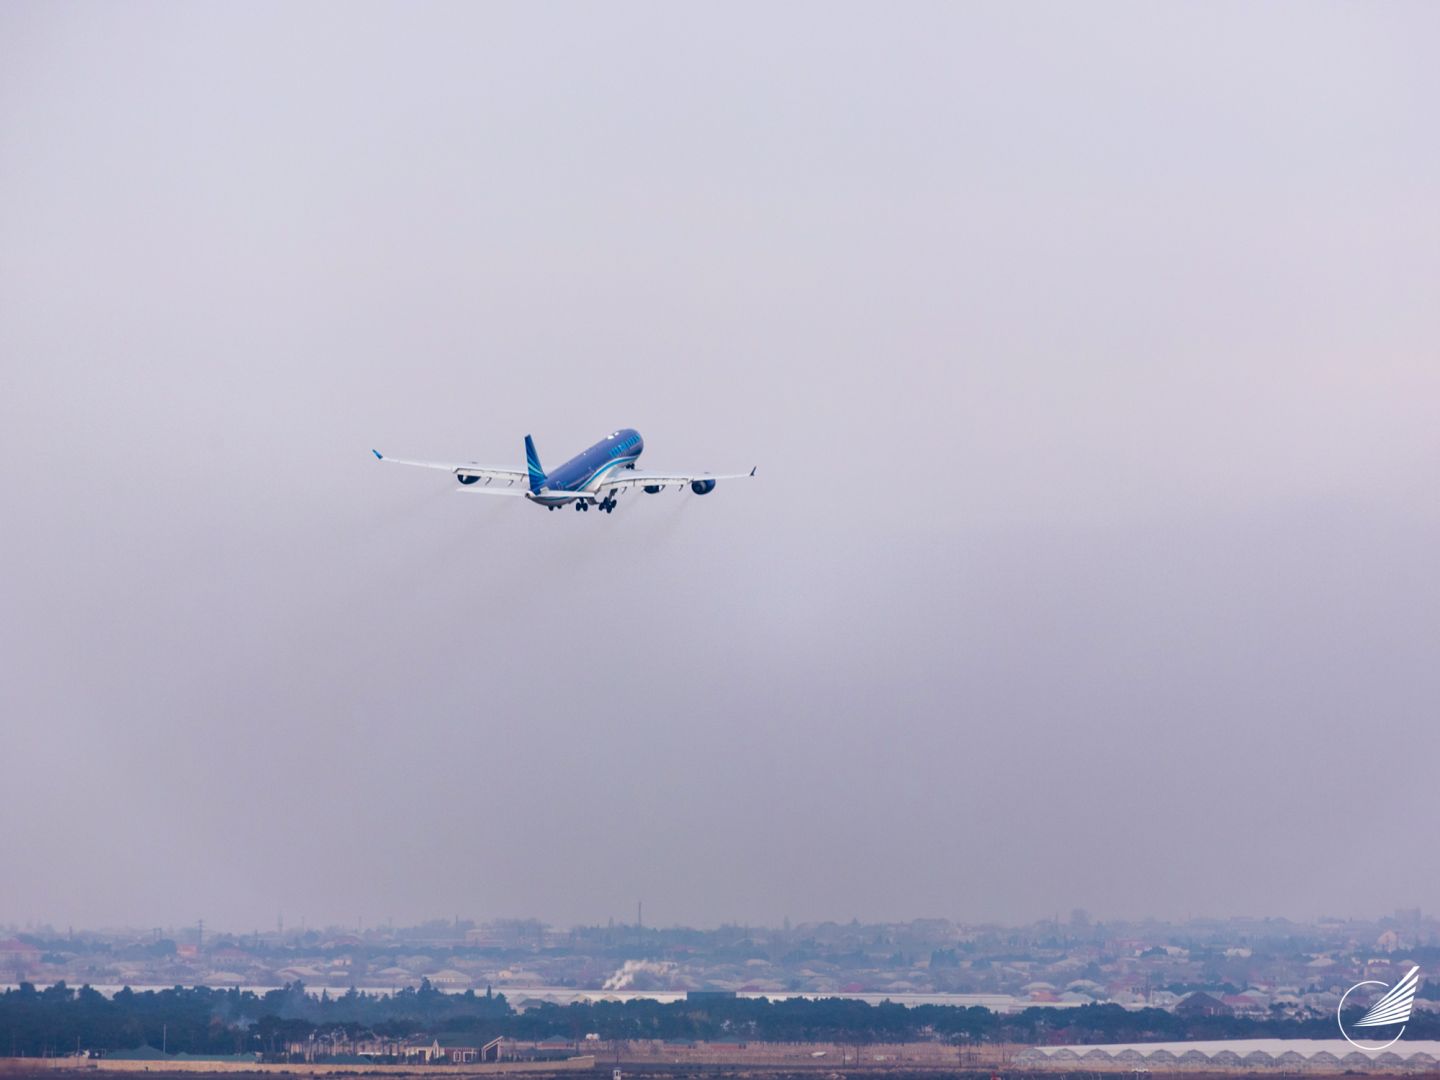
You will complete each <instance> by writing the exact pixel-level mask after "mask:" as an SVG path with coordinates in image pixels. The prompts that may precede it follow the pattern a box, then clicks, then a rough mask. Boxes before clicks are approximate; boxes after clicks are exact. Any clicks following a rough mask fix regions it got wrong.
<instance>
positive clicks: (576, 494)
mask: <svg viewBox="0 0 1440 1080" xmlns="http://www.w3.org/2000/svg"><path fill="white" fill-rule="evenodd" d="M644 449H645V440H644V439H643V438H641V437H640V433H639V432H638V431H636V430H635V429H634V428H621V429H620V430H619V431H613V432H611V433H610V434H609V435H607V436H605V438H603V439H601V440H600V441H599V442H597V443H596V444H595V445H594V446H592V447H590V448H589V449H587V450H582V451H581V452H580V453H578V454H576V455H575V456H574V457H573V458H571V459H570V460H569V461H567V462H565V464H564V465H561V466H560V467H559V468H557V469H555V470H554V471H553V472H551V473H549V474H548V475H547V476H546V477H545V483H544V486H543V487H541V489H540V490H539V491H536V492H531V493H529V494H527V495H526V498H528V499H530V500H531V501H532V502H537V503H540V504H541V505H542V506H563V505H565V504H566V503H569V502H572V501H573V500H575V499H577V498H593V497H594V496H595V495H596V494H597V493H598V492H599V491H600V490H601V489H602V488H604V486H605V480H606V479H607V478H608V477H610V476H611V475H612V474H614V473H615V472H616V471H618V470H620V469H633V468H634V467H635V460H636V459H637V458H638V457H639V456H640V454H641V452H643V451H644Z"/></svg>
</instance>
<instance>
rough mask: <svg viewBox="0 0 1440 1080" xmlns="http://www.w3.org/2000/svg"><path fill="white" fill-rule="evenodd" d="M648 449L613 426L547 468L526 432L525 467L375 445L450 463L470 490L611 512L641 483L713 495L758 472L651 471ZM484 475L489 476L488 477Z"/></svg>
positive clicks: (431, 464) (436, 464)
mask: <svg viewBox="0 0 1440 1080" xmlns="http://www.w3.org/2000/svg"><path fill="white" fill-rule="evenodd" d="M644 449H645V440H644V439H642V438H641V437H640V433H639V432H638V431H636V430H635V429H634V428H621V429H620V430H619V431H612V432H611V433H610V434H609V435H606V436H605V438H603V439H601V440H600V441H599V442H597V443H596V444H595V445H594V446H592V447H590V449H588V450H584V451H582V452H581V453H579V454H576V455H575V456H574V457H573V458H571V459H570V460H569V461H567V462H565V464H564V465H561V466H560V467H559V468H558V469H556V470H555V471H554V472H552V473H547V472H546V471H545V468H544V466H542V465H541V464H540V455H539V453H538V452H537V451H536V449H535V440H534V439H532V438H531V437H530V436H529V435H526V436H525V467H524V468H523V469H515V468H500V467H492V466H489V465H477V464H476V463H475V462H473V461H472V462H467V463H463V464H447V463H445V462H440V461H404V460H401V459H400V458H390V457H386V456H385V455H384V454H382V453H380V451H379V450H371V451H370V452H371V453H372V454H374V455H375V456H376V457H377V458H379V459H380V460H381V461H389V462H392V463H394V464H396V465H418V466H420V467H421V468H425V469H444V470H445V471H447V472H449V473H453V474H454V476H455V479H457V480H459V481H460V483H462V484H464V485H465V490H466V491H473V492H476V493H478V494H482V495H513V496H516V497H517V498H526V499H529V500H530V501H531V502H533V503H539V504H540V505H541V506H544V507H546V508H547V509H550V510H557V509H559V508H560V507H562V506H564V505H566V504H567V503H570V504H573V505H574V507H575V509H576V510H589V509H590V507H591V506H592V505H593V506H598V507H599V508H600V509H601V510H603V511H605V512H606V513H607V514H608V513H612V512H613V511H614V510H615V506H616V500H618V499H619V497H620V494H621V493H622V492H624V491H629V490H630V489H632V488H637V487H638V488H639V489H640V490H641V491H643V492H645V493H646V494H647V495H658V494H660V492H662V491H664V490H665V489H666V488H667V487H674V488H678V489H679V490H680V491H684V490H685V489H686V488H687V487H688V488H689V489H690V490H691V491H693V492H694V493H695V494H696V495H708V494H710V492H712V491H714V490H715V484H716V482H717V481H720V480H739V479H742V478H743V477H747V476H754V475H755V470H754V469H751V470H750V471H749V472H748V473H727V474H724V475H721V476H712V475H711V474H710V473H694V474H690V473H648V472H642V471H640V470H639V469H637V468H635V462H636V460H637V459H638V458H639V457H640V454H641V452H642V451H643V450H644ZM482 481H483V482H482Z"/></svg>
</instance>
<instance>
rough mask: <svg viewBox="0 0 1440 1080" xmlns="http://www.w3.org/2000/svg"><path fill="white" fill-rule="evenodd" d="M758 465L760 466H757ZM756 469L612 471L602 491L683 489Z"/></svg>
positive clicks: (735, 477)
mask: <svg viewBox="0 0 1440 1080" xmlns="http://www.w3.org/2000/svg"><path fill="white" fill-rule="evenodd" d="M757 467H758V466H757ZM754 475H755V470H754V469H751V470H750V471H749V472H748V473H720V474H718V475H716V474H714V473H658V472H645V471H643V470H641V469H626V470H624V471H623V472H621V473H620V474H619V475H618V476H617V475H615V474H614V473H612V474H611V475H610V476H609V477H607V478H606V479H605V480H603V481H601V483H600V487H599V488H598V489H597V490H600V491H614V490H615V489H617V488H631V487H659V488H665V487H675V486H678V487H680V488H681V489H682V490H683V489H684V487H685V485H687V484H693V483H697V482H704V481H706V480H744V479H747V478H748V477H751V476H754Z"/></svg>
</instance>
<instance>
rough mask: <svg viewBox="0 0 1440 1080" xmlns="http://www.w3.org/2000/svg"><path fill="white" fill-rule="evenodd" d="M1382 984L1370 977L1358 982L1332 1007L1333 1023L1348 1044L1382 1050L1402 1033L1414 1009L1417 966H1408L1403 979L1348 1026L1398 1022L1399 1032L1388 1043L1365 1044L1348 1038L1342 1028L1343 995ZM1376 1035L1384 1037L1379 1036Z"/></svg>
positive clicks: (1343, 1024) (1418, 972)
mask: <svg viewBox="0 0 1440 1080" xmlns="http://www.w3.org/2000/svg"><path fill="white" fill-rule="evenodd" d="M1384 985H1385V984H1384V983H1382V982H1377V981H1376V980H1374V979H1367V980H1366V981H1365V982H1358V983H1356V984H1355V985H1354V986H1352V987H1351V988H1350V989H1349V990H1346V991H1345V994H1344V996H1343V997H1341V998H1340V1005H1339V1006H1338V1007H1337V1008H1336V1009H1335V1022H1336V1023H1338V1024H1339V1025H1340V1034H1341V1035H1344V1036H1345V1039H1346V1041H1348V1042H1349V1043H1350V1044H1351V1045H1352V1046H1356V1047H1359V1048H1360V1049H1361V1050H1371V1051H1376V1050H1384V1049H1385V1047H1387V1046H1390V1045H1391V1044H1393V1043H1395V1042H1396V1041H1397V1040H1398V1039H1399V1038H1400V1036H1401V1035H1404V1034H1405V1025H1406V1024H1408V1023H1409V1022H1410V1012H1411V1010H1412V1009H1414V1008H1415V991H1416V990H1417V989H1418V988H1419V985H1420V969H1419V968H1418V967H1412V968H1411V969H1410V970H1409V972H1408V973H1406V975H1405V977H1404V978H1403V979H1401V980H1400V981H1399V982H1397V983H1396V984H1395V985H1394V986H1392V987H1390V988H1389V989H1388V990H1386V992H1385V996H1384V997H1382V998H1381V999H1380V1000H1379V1001H1377V1002H1375V1004H1373V1005H1371V1006H1370V1008H1369V1009H1367V1010H1366V1011H1365V1015H1364V1016H1362V1017H1361V1018H1360V1019H1359V1020H1356V1021H1355V1022H1354V1023H1353V1024H1351V1025H1350V1026H1351V1027H1357V1028H1378V1027H1393V1026H1394V1025H1395V1024H1399V1025H1400V1031H1399V1032H1398V1033H1397V1034H1396V1036H1395V1038H1393V1039H1391V1040H1390V1042H1387V1043H1385V1044H1384V1045H1383V1046H1366V1045H1364V1044H1363V1043H1358V1042H1356V1041H1355V1040H1354V1039H1352V1038H1350V1035H1349V1033H1348V1032H1346V1030H1345V1022H1344V1020H1342V1019H1341V1017H1340V1010H1341V1009H1343V1008H1344V1007H1345V998H1347V997H1349V996H1350V995H1351V994H1352V993H1354V992H1355V991H1356V990H1359V989H1360V987H1362V986H1384ZM1380 1037H1381V1038H1384V1036H1383V1035H1382V1036H1380Z"/></svg>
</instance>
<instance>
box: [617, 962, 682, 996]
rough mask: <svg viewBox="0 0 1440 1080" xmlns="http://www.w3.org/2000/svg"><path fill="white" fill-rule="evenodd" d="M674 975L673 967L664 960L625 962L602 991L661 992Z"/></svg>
mask: <svg viewBox="0 0 1440 1080" xmlns="http://www.w3.org/2000/svg"><path fill="white" fill-rule="evenodd" d="M674 973H675V965H674V964H672V963H670V962H669V961H666V960H626V961H625V963H623V964H622V965H620V968H619V970H617V971H616V972H615V974H613V975H611V976H610V977H609V978H608V979H606V980H605V985H604V987H603V988H602V989H605V990H663V989H664V988H665V987H667V986H669V985H670V981H671V977H672V976H673V975H674Z"/></svg>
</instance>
